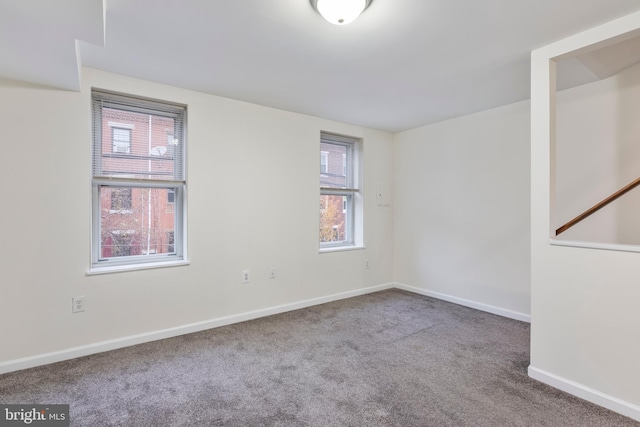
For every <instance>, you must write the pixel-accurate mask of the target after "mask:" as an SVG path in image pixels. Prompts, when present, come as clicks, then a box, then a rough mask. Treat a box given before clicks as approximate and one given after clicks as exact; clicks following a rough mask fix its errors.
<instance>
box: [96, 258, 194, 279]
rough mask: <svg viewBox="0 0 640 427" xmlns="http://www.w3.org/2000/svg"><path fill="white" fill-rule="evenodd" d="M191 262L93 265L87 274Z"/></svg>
mask: <svg viewBox="0 0 640 427" xmlns="http://www.w3.org/2000/svg"><path fill="white" fill-rule="evenodd" d="M189 264H191V263H190V262H189V261H188V260H176V261H163V262H149V263H146V264H130V265H105V266H98V267H91V268H90V269H89V271H87V276H95V275H98V274H111V273H122V272H125V271H138V270H152V269H156V268H168V267H180V266H184V265H189Z"/></svg>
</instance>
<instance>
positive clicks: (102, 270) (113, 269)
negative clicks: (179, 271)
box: [87, 235, 190, 276]
mask: <svg viewBox="0 0 640 427" xmlns="http://www.w3.org/2000/svg"><path fill="white" fill-rule="evenodd" d="M173 241H174V245H175V235H174V239H173ZM189 264H190V262H189V260H185V259H176V260H174V261H157V262H146V263H145V262H140V263H138V264H120V265H104V266H98V267H91V268H90V269H89V270H87V276H95V275H98V274H111V273H121V272H123V271H137V270H152V269H156V268H167V267H180V266H184V265H189Z"/></svg>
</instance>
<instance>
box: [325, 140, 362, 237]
mask: <svg viewBox="0 0 640 427" xmlns="http://www.w3.org/2000/svg"><path fill="white" fill-rule="evenodd" d="M359 144H360V141H359V140H358V139H356V138H351V137H345V136H338V135H332V134H328V133H324V132H323V133H322V134H321V136H320V150H321V151H320V153H321V154H320V247H321V248H329V247H339V246H354V245H356V244H361V240H362V238H361V235H362V233H361V230H362V226H361V224H362V214H361V212H362V208H361V206H362V203H361V200H360V198H361V194H360V191H359V188H358V184H359V169H360V168H359V163H358V158H359Z"/></svg>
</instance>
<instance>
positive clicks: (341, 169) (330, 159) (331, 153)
mask: <svg viewBox="0 0 640 427" xmlns="http://www.w3.org/2000/svg"><path fill="white" fill-rule="evenodd" d="M320 150H321V156H320V187H332V188H348V187H349V185H350V182H349V179H350V178H349V177H348V175H349V173H348V169H349V161H350V156H349V151H350V150H349V149H348V147H347V146H346V145H342V144H331V143H327V142H321V143H320ZM325 153H326V156H325ZM343 159H344V160H343ZM323 162H326V163H324V164H323Z"/></svg>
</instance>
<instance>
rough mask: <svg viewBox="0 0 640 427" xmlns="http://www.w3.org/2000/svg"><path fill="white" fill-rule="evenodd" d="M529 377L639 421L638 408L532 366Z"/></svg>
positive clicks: (639, 411)
mask: <svg viewBox="0 0 640 427" xmlns="http://www.w3.org/2000/svg"><path fill="white" fill-rule="evenodd" d="M528 373H529V376H530V377H531V378H533V379H534V380H538V381H540V382H542V383H545V384H547V385H550V386H551V387H555V388H557V389H559V390H562V391H564V392H567V393H569V394H572V395H574V396H577V397H579V398H581V399H584V400H586V401H589V402H591V403H595V404H596V405H599V406H602V407H604V408H607V409H610V410H612V411H614V412H617V413H619V414H622V415H624V416H626V417H629V418H631V419H633V420H636V421H640V406H637V405H634V404H633V403H629V402H626V401H624V400H621V399H618V398H617V397H613V396H609V395H608V394H604V393H601V392H599V391H598V390H594V389H592V388H589V387H587V386H584V385H582V384H578V383H576V382H573V381H570V380H568V379H566V378H562V377H559V376H557V375H554V374H552V373H549V372H547V371H544V370H542V369H538V368H536V367H534V366H531V365H530V366H529V369H528Z"/></svg>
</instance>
